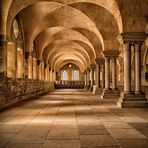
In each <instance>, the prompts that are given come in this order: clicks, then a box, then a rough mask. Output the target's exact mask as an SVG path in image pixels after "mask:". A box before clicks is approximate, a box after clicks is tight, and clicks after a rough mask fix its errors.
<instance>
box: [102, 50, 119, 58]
mask: <svg viewBox="0 0 148 148" xmlns="http://www.w3.org/2000/svg"><path fill="white" fill-rule="evenodd" d="M119 54H120V51H118V50H105V51H103V55H104V58H106V59H112V58H115V59H116V58H117V57H118V56H119Z"/></svg>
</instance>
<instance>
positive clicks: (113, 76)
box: [112, 58, 117, 90]
mask: <svg viewBox="0 0 148 148" xmlns="http://www.w3.org/2000/svg"><path fill="white" fill-rule="evenodd" d="M116 88H117V78H116V58H112V89H113V90H115V89H116Z"/></svg>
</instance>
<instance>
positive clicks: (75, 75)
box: [73, 70, 79, 80]
mask: <svg viewBox="0 0 148 148" xmlns="http://www.w3.org/2000/svg"><path fill="white" fill-rule="evenodd" d="M73 77H74V80H79V72H78V70H74V74H73Z"/></svg>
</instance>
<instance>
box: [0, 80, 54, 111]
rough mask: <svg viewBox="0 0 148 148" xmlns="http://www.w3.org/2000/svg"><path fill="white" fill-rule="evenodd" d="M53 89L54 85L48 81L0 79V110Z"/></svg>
mask: <svg viewBox="0 0 148 148" xmlns="http://www.w3.org/2000/svg"><path fill="white" fill-rule="evenodd" d="M53 89H54V84H53V82H49V81H37V80H25V79H8V78H5V79H4V78H2V79H0V109H2V108H5V107H7V106H9V105H12V104H14V103H17V102H20V101H22V100H25V99H27V98H30V97H33V96H36V95H39V94H42V93H45V92H48V91H52V90H53Z"/></svg>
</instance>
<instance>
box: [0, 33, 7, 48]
mask: <svg viewBox="0 0 148 148" xmlns="http://www.w3.org/2000/svg"><path fill="white" fill-rule="evenodd" d="M7 42H8V41H7V40H6V36H5V35H2V34H0V47H3V46H6V45H7Z"/></svg>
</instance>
